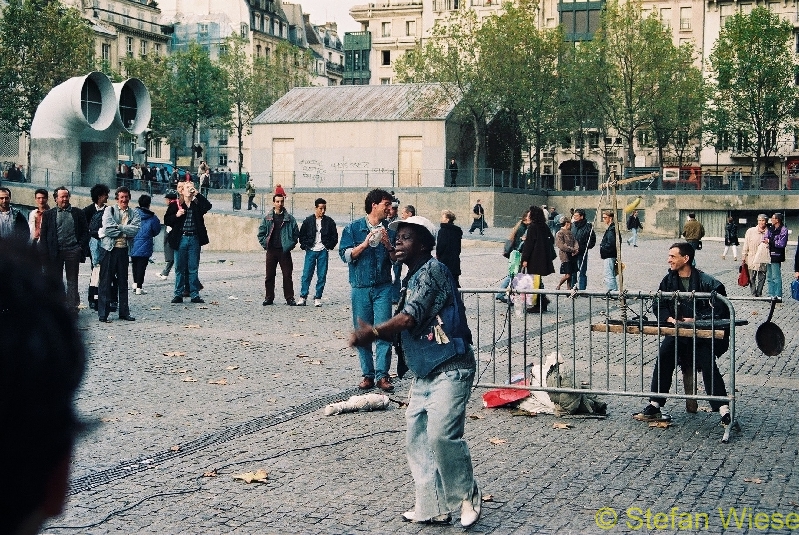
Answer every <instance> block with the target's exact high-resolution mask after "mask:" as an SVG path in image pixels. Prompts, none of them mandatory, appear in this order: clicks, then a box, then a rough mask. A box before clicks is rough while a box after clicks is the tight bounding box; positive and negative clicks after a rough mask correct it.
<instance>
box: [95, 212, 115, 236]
mask: <svg viewBox="0 0 799 535" xmlns="http://www.w3.org/2000/svg"><path fill="white" fill-rule="evenodd" d="M106 208H108V206H106V207H104V208H103V209H102V210H97V212H96V213H95V214H94V215H93V216H92V218H91V220H90V221H89V236H90V237H92V238H94V239H95V240H99V239H100V229H101V228H103V214H104V213H105V209H106ZM113 210H114V208H113V206H112V207H111V213H113Z"/></svg>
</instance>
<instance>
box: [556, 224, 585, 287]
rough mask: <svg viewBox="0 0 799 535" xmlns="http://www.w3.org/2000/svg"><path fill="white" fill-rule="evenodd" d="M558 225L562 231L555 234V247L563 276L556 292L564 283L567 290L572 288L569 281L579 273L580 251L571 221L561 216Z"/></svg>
mask: <svg viewBox="0 0 799 535" xmlns="http://www.w3.org/2000/svg"><path fill="white" fill-rule="evenodd" d="M558 225H560V230H559V231H558V233H557V234H555V247H557V248H558V254H559V255H560V274H561V275H563V276H562V277H561V278H560V282H558V285H557V287H556V288H555V289H556V290H560V287H561V286H562V285H563V283H564V282H565V283H566V287H567V288H569V287H570V286H571V283H570V281H569V279H571V277H572V274H573V273H577V253H578V251H579V250H580V248H579V246H578V245H577V240H575V239H574V234H572V231H571V228H572V222H571V219H569V218H568V217H566V216H565V215H562V216H559V217H558Z"/></svg>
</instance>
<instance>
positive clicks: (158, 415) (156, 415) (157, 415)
mask: <svg viewBox="0 0 799 535" xmlns="http://www.w3.org/2000/svg"><path fill="white" fill-rule="evenodd" d="M154 416H155V417H156V418H163V416H164V415H163V414H161V413H160V412H156V413H155V414H154Z"/></svg>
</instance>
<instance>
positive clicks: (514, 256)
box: [508, 249, 522, 277]
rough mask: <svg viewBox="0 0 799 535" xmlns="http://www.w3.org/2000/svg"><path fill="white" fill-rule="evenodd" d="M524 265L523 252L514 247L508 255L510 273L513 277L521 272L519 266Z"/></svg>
mask: <svg viewBox="0 0 799 535" xmlns="http://www.w3.org/2000/svg"><path fill="white" fill-rule="evenodd" d="M521 265H522V253H521V252H519V250H518V249H514V250H513V251H511V252H510V254H509V255H508V275H509V276H511V277H513V276H514V275H516V274H517V273H518V272H519V266H521Z"/></svg>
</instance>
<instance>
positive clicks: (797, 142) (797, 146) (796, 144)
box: [793, 130, 799, 150]
mask: <svg viewBox="0 0 799 535" xmlns="http://www.w3.org/2000/svg"><path fill="white" fill-rule="evenodd" d="M793 150H799V130H794V131H793Z"/></svg>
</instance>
